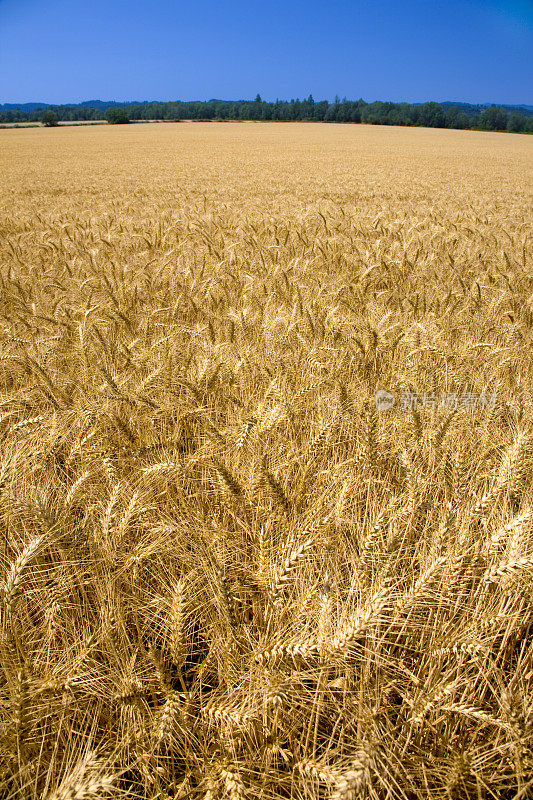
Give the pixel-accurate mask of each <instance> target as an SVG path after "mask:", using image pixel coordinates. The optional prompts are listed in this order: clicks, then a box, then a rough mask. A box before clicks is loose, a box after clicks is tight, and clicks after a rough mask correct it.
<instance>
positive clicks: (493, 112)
mask: <svg viewBox="0 0 533 800" xmlns="http://www.w3.org/2000/svg"><path fill="white" fill-rule="evenodd" d="M479 125H480V127H481V128H483V129H484V130H487V131H504V130H505V128H506V127H507V111H506V110H505V108H501V107H498V106H490V108H486V109H485V110H484V111H482V112H481V114H480V115H479Z"/></svg>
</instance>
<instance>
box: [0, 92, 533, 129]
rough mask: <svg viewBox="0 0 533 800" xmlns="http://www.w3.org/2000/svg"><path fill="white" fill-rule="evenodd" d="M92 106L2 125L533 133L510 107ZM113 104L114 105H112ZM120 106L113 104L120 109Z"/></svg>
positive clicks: (15, 114) (342, 103)
mask: <svg viewBox="0 0 533 800" xmlns="http://www.w3.org/2000/svg"><path fill="white" fill-rule="evenodd" d="M102 105H105V104H100V107H92V106H84V105H80V106H69V105H59V106H47V108H46V110H44V109H43V108H37V109H34V110H31V111H28V110H23V109H0V123H8V122H15V123H16V122H39V121H41V119H43V111H45V113H46V115H47V116H48V119H51V117H50V113H48V112H51V113H52V114H53V115H55V117H56V119H57V120H59V121H64V122H74V121H91V120H105V119H106V118H107V119H108V121H110V122H113V121H121V122H125V121H129V120H131V121H135V120H150V119H154V120H182V119H193V120H265V121H275V120H277V121H284V122H292V121H294V122H296V121H314V122H352V123H369V124H372V125H409V126H423V127H429V128H458V129H464V130H466V129H474V130H487V131H512V132H516V133H521V132H525V133H533V113H532V112H530V111H527V110H523V111H522V110H519V109H507V108H504V107H503V106H495V105H493V106H488V107H479V106H469V105H467V104H464V105H463V104H461V105H460V106H456V105H450V104H449V103H436V102H429V103H421V104H412V103H389V102H382V101H380V100H378V101H375V102H372V103H367V102H365V101H364V100H362V99H360V100H347V99H346V98H343V99H342V100H341V99H340V98H339V97H336V98H335V100H334V101H333V102H329V101H327V100H321V101H319V102H315V100H314V99H313V97H312V95H309V97H308V98H307V99H304V100H300V99H296V100H290V101H288V100H276V102H267V101H264V100H262V99H261V97H260V95H257V97H256V98H255V100H253V101H246V100H239V101H231V100H209V101H172V102H166V103H162V102H148V103H132V104H120V108H121V111H122V112H123V113H122V114H120V115H118V116H119V117H120V119H118V120H117V119H116V117H117V115H116V114H115V115H113V114H111V113H110V111H111V109H106V108H105V107H104V108H102V107H101V106H102ZM110 105H111V104H110ZM116 106H117V104H113V107H114V108H116Z"/></svg>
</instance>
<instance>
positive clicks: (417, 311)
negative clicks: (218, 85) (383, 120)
mask: <svg viewBox="0 0 533 800" xmlns="http://www.w3.org/2000/svg"><path fill="white" fill-rule="evenodd" d="M531 156H532V140H531V138H530V137H527V136H521V135H516V136H511V135H506V134H491V133H475V132H461V131H446V130H424V129H400V128H380V127H367V126H362V125H359V126H349V125H346V126H340V125H315V124H304V123H302V124H270V125H269V124H254V123H242V124H231V123H227V124H186V123H182V124H180V125H165V126H163V125H143V126H133V125H132V126H126V128H125V129H124V128H120V127H109V128H108V127H95V128H90V127H88V128H63V129H57V130H53V129H51V130H46V129H38V130H31V129H28V130H16V131H8V130H4V131H0V165H1V166H0V170H1V175H2V184H3V188H2V194H1V196H0V267H1V287H0V350H1V354H0V457H1V463H0V526H1V548H2V549H1V564H0V592H1V600H0V607H1V618H0V623H1V629H0V648H1V651H0V656H1V658H0V660H1V664H2V671H1V679H0V709H1V717H0V719H1V725H2V728H1V738H0V795H1V796H2V798H4V797H5V798H13V800H14V799H15V798H17V800H24V798H31V800H39V799H40V798H47V800H52V798H53V800H74V798H76V799H77V800H81V798H92V797H113V796H116V797H120V796H123V797H130V798H142V799H144V800H170V798H175V799H176V800H177V798H191V800H195V798H206V800H207V798H210V799H211V800H215V799H218V798H231V800H241V798H247V799H248V800H254V799H255V798H256V799H257V800H266V799H267V798H272V800H274V799H275V798H294V799H295V800H300V799H301V798H306V799H308V800H319V799H322V798H334V799H335V800H341V799H342V800H348V798H356V797H357V798H359V797H361V798H364V797H366V798H372V799H373V800H396V798H398V800H418V799H422V798H429V799H430V800H446V799H447V798H456V799H457V800H461V799H462V798H472V800H480V799H481V798H487V799H488V798H497V799H498V800H500V799H502V800H511V799H512V798H515V800H525V798H528V797H532V796H533V794H532V793H533V781H532V775H533V692H532V690H533V642H532V623H533V611H532V608H533V607H532V600H533V581H532V579H533V512H532V507H533V487H532V475H533V424H532V422H533V413H532V410H533V360H532V353H533V270H532V266H533V265H532V261H531V242H532V227H531V223H532V213H531V209H532V191H531V190H532V182H531V164H532V160H531ZM378 391H380V392H382V393H383V394H382V395H380V396H379V397H385V398H389V399H388V400H387V402H384V403H380V402H378V404H377V405H376V393H377V392H378ZM384 393H388V394H384ZM391 398H392V399H391Z"/></svg>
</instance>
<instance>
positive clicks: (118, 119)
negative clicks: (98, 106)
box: [105, 108, 130, 125]
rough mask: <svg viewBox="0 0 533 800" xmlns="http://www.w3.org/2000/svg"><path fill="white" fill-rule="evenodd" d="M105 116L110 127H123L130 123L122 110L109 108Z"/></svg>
mask: <svg viewBox="0 0 533 800" xmlns="http://www.w3.org/2000/svg"><path fill="white" fill-rule="evenodd" d="M105 116H106V119H107V121H108V122H109V124H110V125H124V124H126V123H127V122H129V121H130V118H129V117H128V114H127V112H126V111H125V110H124V109H123V108H110V109H108V111H107V114H106V115H105Z"/></svg>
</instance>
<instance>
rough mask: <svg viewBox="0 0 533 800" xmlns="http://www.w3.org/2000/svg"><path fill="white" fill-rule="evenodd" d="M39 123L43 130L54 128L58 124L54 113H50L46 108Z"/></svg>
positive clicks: (49, 109)
mask: <svg viewBox="0 0 533 800" xmlns="http://www.w3.org/2000/svg"><path fill="white" fill-rule="evenodd" d="M41 122H42V123H43V125H44V126H45V128H55V127H56V125H58V124H59V119H58V116H57V114H56V112H55V111H52V109H51V108H47V109H46V111H44V112H43V114H42V116H41Z"/></svg>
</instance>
